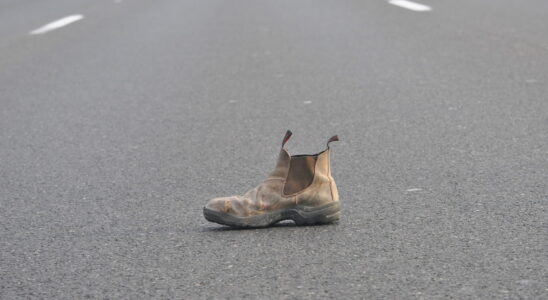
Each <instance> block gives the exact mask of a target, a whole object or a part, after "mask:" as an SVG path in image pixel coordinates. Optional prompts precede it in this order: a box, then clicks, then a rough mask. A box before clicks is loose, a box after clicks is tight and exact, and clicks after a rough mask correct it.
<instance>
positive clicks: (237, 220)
mask: <svg viewBox="0 0 548 300" xmlns="http://www.w3.org/2000/svg"><path fill="white" fill-rule="evenodd" d="M340 211H341V203H340V202H339V201H337V202H332V203H329V204H326V205H323V206H319V207H309V206H302V205H297V206H295V207H292V208H287V209H279V210H275V211H272V212H268V213H264V214H262V215H257V216H251V217H236V216H233V215H230V214H226V213H222V212H219V211H215V210H211V209H207V208H205V207H204V217H205V218H206V220H208V221H210V222H215V223H219V224H222V225H228V226H232V227H267V226H271V225H273V224H275V223H277V222H280V221H284V220H293V222H295V224H297V225H320V224H329V223H333V222H335V221H338V220H339V218H340V216H341V212H340Z"/></svg>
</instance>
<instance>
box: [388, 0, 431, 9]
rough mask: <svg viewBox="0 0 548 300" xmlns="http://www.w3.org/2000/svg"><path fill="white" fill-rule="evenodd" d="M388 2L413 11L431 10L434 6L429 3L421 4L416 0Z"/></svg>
mask: <svg viewBox="0 0 548 300" xmlns="http://www.w3.org/2000/svg"><path fill="white" fill-rule="evenodd" d="M388 3H390V4H392V5H396V6H399V7H403V8H406V9H409V10H413V11H431V10H432V8H431V7H430V6H428V5H424V4H420V3H416V2H411V1H407V0H390V1H388Z"/></svg>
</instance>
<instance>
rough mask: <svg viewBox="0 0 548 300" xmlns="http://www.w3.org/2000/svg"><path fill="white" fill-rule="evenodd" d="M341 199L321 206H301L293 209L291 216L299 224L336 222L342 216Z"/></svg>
mask: <svg viewBox="0 0 548 300" xmlns="http://www.w3.org/2000/svg"><path fill="white" fill-rule="evenodd" d="M340 211H341V203H340V202H339V201H337V202H333V203H329V204H327V205H323V206H320V207H306V206H300V207H297V208H295V209H294V210H292V213H291V214H290V216H289V218H290V219H292V220H293V221H294V222H295V224H297V225H319V224H329V223H333V222H336V221H338V220H339V219H340V217H341V212H340Z"/></svg>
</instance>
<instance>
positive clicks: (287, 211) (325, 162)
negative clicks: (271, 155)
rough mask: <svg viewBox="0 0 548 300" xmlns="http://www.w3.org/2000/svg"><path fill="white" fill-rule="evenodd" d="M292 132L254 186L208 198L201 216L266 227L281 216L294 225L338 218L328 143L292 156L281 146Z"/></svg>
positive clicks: (337, 195) (337, 197)
mask: <svg viewBox="0 0 548 300" xmlns="http://www.w3.org/2000/svg"><path fill="white" fill-rule="evenodd" d="M291 135H292V133H291V131H289V130H288V131H287V133H286V134H285V137H284V139H283V142H282V149H281V150H280V155H279V157H278V163H277V165H276V168H275V169H274V171H273V172H272V173H270V175H269V176H268V178H267V179H266V180H265V181H263V183H261V184H260V185H259V186H257V187H256V188H254V189H252V190H250V191H248V192H247V193H245V194H244V195H242V196H231V197H221V198H214V199H211V200H209V202H208V203H207V205H206V206H205V207H204V217H205V218H206V219H207V220H208V221H210V222H216V223H219V224H223V225H228V226H233V227H266V226H270V225H273V224H274V223H276V222H279V221H282V220H293V221H294V222H295V224H297V225H312V224H326V223H331V222H334V221H337V220H338V219H339V218H340V210H341V204H340V202H339V193H338V191H337V185H336V184H335V180H334V179H333V177H332V176H331V166H330V165H331V163H330V158H329V154H330V149H329V143H331V142H333V141H338V140H339V138H338V137H337V136H336V135H335V136H333V137H332V138H330V139H329V140H328V141H327V149H325V150H324V151H322V152H320V153H318V154H313V155H295V156H291V155H290V154H289V152H287V150H286V149H285V148H284V146H285V143H287V141H288V140H289V138H290V137H291Z"/></svg>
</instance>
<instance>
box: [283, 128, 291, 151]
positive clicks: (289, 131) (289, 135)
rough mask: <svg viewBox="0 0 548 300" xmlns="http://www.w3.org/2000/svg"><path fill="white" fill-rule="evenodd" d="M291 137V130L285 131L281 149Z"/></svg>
mask: <svg viewBox="0 0 548 300" xmlns="http://www.w3.org/2000/svg"><path fill="white" fill-rule="evenodd" d="M292 135H293V132H291V130H287V132H286V133H285V136H284V140H283V141H282V148H283V147H284V146H285V143H287V141H289V138H290V137H291V136H292Z"/></svg>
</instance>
